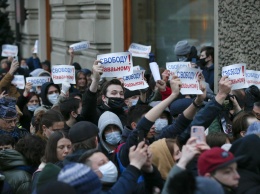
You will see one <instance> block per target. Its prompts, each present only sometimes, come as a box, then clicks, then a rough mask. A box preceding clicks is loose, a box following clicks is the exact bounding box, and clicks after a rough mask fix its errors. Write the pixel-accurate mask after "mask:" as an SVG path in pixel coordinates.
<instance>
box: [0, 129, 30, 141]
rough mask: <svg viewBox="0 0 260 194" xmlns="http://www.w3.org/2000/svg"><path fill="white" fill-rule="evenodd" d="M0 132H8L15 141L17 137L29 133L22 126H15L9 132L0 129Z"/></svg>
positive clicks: (19, 137)
mask: <svg viewBox="0 0 260 194" xmlns="http://www.w3.org/2000/svg"><path fill="white" fill-rule="evenodd" d="M0 134H8V135H10V136H12V137H13V138H14V140H15V142H17V141H18V140H19V139H21V138H23V137H24V136H26V135H28V134H30V133H29V132H28V131H27V130H26V129H24V128H18V127H15V128H14V130H13V131H10V132H8V131H5V130H2V129H0Z"/></svg>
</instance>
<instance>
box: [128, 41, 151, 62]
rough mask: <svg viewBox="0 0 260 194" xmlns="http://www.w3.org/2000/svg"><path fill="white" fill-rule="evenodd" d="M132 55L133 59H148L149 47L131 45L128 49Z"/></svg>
mask: <svg viewBox="0 0 260 194" xmlns="http://www.w3.org/2000/svg"><path fill="white" fill-rule="evenodd" d="M128 51H129V52H130V53H132V56H133V57H142V58H146V59H149V53H150V52H151V46H145V45H141V44H136V43H132V44H131V45H130V47H129V49H128Z"/></svg>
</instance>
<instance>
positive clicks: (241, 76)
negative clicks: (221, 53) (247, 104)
mask: <svg viewBox="0 0 260 194" xmlns="http://www.w3.org/2000/svg"><path fill="white" fill-rule="evenodd" d="M222 76H228V78H229V79H230V81H231V82H232V88H231V89H232V90H237V89H241V88H247V87H248V84H247V82H246V64H243V63H240V64H234V65H229V66H225V67H222Z"/></svg>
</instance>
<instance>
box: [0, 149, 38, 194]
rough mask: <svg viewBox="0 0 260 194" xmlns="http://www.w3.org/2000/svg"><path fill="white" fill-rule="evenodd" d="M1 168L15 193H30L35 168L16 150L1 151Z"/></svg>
mask: <svg viewBox="0 0 260 194" xmlns="http://www.w3.org/2000/svg"><path fill="white" fill-rule="evenodd" d="M0 170H1V171H2V173H3V175H4V176H5V180H6V181H7V182H8V183H9V185H10V186H11V187H12V189H13V191H14V193H15V194H28V193H30V187H31V179H32V174H31V173H32V172H33V169H32V168H31V167H30V166H28V165H27V163H26V161H25V158H24V157H23V156H22V154H20V153H19V152H17V151H16V150H11V149H7V150H2V151H0Z"/></svg>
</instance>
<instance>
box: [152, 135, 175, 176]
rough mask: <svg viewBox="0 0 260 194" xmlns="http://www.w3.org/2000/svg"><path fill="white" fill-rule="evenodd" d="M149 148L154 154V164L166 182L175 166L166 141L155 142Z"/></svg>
mask: <svg viewBox="0 0 260 194" xmlns="http://www.w3.org/2000/svg"><path fill="white" fill-rule="evenodd" d="M149 148H150V150H151V152H152V154H153V157H152V163H153V164H154V165H155V166H156V167H157V168H158V170H159V171H160V173H161V175H162V178H163V179H164V180H166V179H167V176H168V173H169V172H170V170H171V168H172V166H173V165H174V160H173V156H172V154H171V153H170V150H169V149H168V146H167V144H166V139H165V138H163V139H159V140H157V141H155V142H153V143H152V144H151V145H150V146H149Z"/></svg>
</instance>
